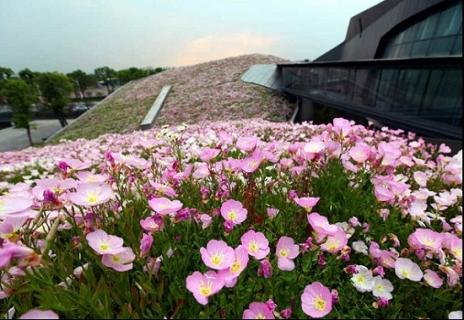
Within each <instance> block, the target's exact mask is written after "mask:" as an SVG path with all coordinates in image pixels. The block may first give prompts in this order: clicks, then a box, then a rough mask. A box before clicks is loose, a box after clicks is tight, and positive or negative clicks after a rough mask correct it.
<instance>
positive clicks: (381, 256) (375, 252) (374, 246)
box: [369, 241, 396, 269]
mask: <svg viewBox="0 0 464 320" xmlns="http://www.w3.org/2000/svg"><path fill="white" fill-rule="evenodd" d="M369 256H370V257H371V258H373V259H375V260H376V262H377V263H378V264H380V265H381V266H382V267H385V268H390V269H393V268H395V259H396V255H395V254H394V253H393V252H391V251H388V250H382V249H380V246H379V244H378V243H377V242H375V241H371V244H370V245H369Z"/></svg>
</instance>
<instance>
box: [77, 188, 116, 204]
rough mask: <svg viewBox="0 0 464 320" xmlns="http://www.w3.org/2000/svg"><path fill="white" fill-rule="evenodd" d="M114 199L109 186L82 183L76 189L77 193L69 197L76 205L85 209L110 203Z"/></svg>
mask: <svg viewBox="0 0 464 320" xmlns="http://www.w3.org/2000/svg"><path fill="white" fill-rule="evenodd" d="M113 197H114V193H113V190H112V189H111V187H110V186H109V185H106V184H97V183H82V184H80V185H79V186H77V188H76V192H71V193H69V195H68V198H69V200H71V201H72V202H73V203H74V204H77V205H79V206H84V207H92V206H97V205H99V204H102V203H105V202H108V201H109V200H110V199H111V198H113Z"/></svg>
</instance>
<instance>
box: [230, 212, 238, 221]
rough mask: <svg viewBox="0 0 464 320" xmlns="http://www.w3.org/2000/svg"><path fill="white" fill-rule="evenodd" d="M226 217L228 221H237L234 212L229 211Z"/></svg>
mask: <svg viewBox="0 0 464 320" xmlns="http://www.w3.org/2000/svg"><path fill="white" fill-rule="evenodd" d="M228 217H229V220H231V221H235V220H236V219H237V212H235V210H232V211H230V212H229V215H228Z"/></svg>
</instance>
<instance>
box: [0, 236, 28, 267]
mask: <svg viewBox="0 0 464 320" xmlns="http://www.w3.org/2000/svg"><path fill="white" fill-rule="evenodd" d="M33 255H34V250H32V249H31V248H28V247H25V246H22V245H18V244H15V243H10V242H7V243H3V245H2V246H1V247H0V269H2V268H4V267H5V266H7V265H9V264H10V263H11V260H13V259H23V258H27V257H30V256H33Z"/></svg>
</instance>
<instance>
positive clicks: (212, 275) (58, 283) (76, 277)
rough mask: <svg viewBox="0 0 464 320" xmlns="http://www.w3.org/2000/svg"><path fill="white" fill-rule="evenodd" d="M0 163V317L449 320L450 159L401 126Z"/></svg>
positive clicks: (138, 144) (52, 149)
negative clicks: (423, 319) (399, 127)
mask: <svg viewBox="0 0 464 320" xmlns="http://www.w3.org/2000/svg"><path fill="white" fill-rule="evenodd" d="M0 161H1V163H2V165H1V166H0V172H1V173H0V180H1V181H2V182H1V183H0V190H1V193H0V194H1V195H0V220H1V223H0V236H1V239H0V273H1V290H0V297H1V298H2V300H1V302H0V309H1V310H0V311H1V312H2V313H9V314H10V315H12V314H13V310H14V316H17V317H18V316H23V317H33V316H45V317H58V316H59V317H62V318H83V317H87V318H90V317H95V318H102V317H103V318H110V317H111V318H113V317H129V318H139V317H157V318H161V317H167V318H242V317H243V318H290V317H294V318H307V317H313V318H319V317H330V318H366V317H376V318H426V317H431V318H448V317H450V318H456V317H460V316H462V313H461V311H460V310H461V304H462V292H461V289H462V191H461V187H462V164H461V162H462V153H461V152H460V153H458V154H457V155H452V154H451V153H450V150H449V148H447V147H446V146H445V145H440V146H435V145H430V144H427V143H425V141H424V140H423V139H421V138H418V137H415V135H414V134H405V133H403V132H402V131H400V130H397V131H394V130H389V129H386V128H385V129H383V130H379V131H374V130H371V129H369V128H365V127H363V126H360V125H356V124H354V123H352V122H349V121H347V120H344V119H340V118H338V119H335V120H334V121H333V123H330V124H327V125H312V124H308V123H305V124H301V125H299V124H295V125H293V124H288V123H280V124H278V123H271V122H266V121H263V120H250V121H247V122H243V121H235V122H234V121H227V122H212V123H209V124H208V125H201V126H200V125H191V126H187V127H186V126H178V127H167V128H158V129H152V130H149V131H145V132H134V133H132V134H127V135H119V134H107V135H104V136H101V137H99V138H98V139H95V140H84V139H80V140H77V141H68V142H64V143H62V144H59V145H55V146H46V147H44V148H40V149H38V148H30V149H26V150H24V151H21V152H8V153H2V154H0ZM12 308H14V309H12Z"/></svg>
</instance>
